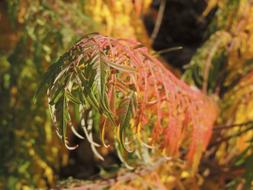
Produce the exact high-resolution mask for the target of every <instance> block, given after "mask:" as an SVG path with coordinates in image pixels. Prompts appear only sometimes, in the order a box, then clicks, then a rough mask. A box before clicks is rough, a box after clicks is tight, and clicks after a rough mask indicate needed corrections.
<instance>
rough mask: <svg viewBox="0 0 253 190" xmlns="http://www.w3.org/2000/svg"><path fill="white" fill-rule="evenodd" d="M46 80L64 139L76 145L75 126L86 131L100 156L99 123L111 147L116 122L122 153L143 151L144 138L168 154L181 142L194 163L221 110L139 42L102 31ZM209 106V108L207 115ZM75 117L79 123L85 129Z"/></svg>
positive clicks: (137, 154)
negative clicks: (109, 133) (108, 135)
mask: <svg viewBox="0 0 253 190" xmlns="http://www.w3.org/2000/svg"><path fill="white" fill-rule="evenodd" d="M45 87H46V88H47V95H48V97H49V106H50V109H51V112H52V114H53V121H54V122H57V123H59V126H58V129H57V131H58V133H59V136H60V137H61V139H62V140H63V142H64V143H65V145H66V147H67V148H69V149H74V148H76V147H77V145H74V146H70V145H69V142H68V138H67V135H66V134H67V132H68V129H69V130H70V129H71V130H72V131H73V133H74V134H76V136H78V137H79V138H81V139H83V138H84V137H83V134H85V137H86V138H87V139H88V141H89V142H90V145H91V147H92V150H93V151H94V153H95V155H96V156H97V157H98V158H101V159H103V158H102V157H101V156H100V155H99V153H98V152H97V150H96V147H99V146H100V145H99V144H98V143H96V142H94V140H93V133H95V132H96V131H98V128H100V130H99V132H100V133H101V141H102V144H103V145H104V146H105V147H107V146H108V145H107V144H106V143H105V140H104V136H105V133H106V132H105V131H107V130H109V131H110V130H114V136H115V147H116V149H117V152H118V154H119V157H120V158H121V160H122V161H125V160H126V159H127V157H128V155H126V152H128V153H131V157H132V158H134V159H136V158H138V157H140V158H142V157H143V156H142V154H144V153H143V147H145V146H146V147H150V146H153V145H155V146H158V147H159V148H161V149H162V150H163V151H164V152H165V153H166V155H169V156H174V155H175V156H178V155H180V152H179V148H180V147H181V148H182V150H184V152H187V151H188V153H187V158H188V160H189V161H190V162H191V163H192V165H193V168H194V170H196V168H197V165H198V162H199V159H200V157H201V154H202V152H203V151H204V150H205V148H206V146H207V144H208V141H209V139H210V136H211V131H212V126H213V123H214V121H215V119H216V116H217V108H216V105H215V104H214V102H212V100H211V99H209V98H208V97H205V96H204V95H203V94H201V93H200V92H199V91H198V90H196V89H191V88H190V87H188V86H187V85H186V84H185V83H184V82H182V81H180V80H179V79H177V78H176V77H175V76H174V75H173V74H172V73H171V72H170V71H169V70H167V69H166V68H165V67H164V66H163V65H162V64H161V63H160V62H159V61H158V60H157V59H155V58H154V57H153V56H151V55H150V54H149V53H148V51H147V49H146V48H145V47H143V46H142V45H141V44H140V43H138V42H135V41H131V40H122V39H114V38H110V37H104V36H102V35H98V34H90V35H87V36H86V37H85V38H83V39H82V40H81V41H79V42H77V43H76V45H75V46H74V47H72V48H71V49H70V50H69V51H68V52H67V53H65V54H64V55H63V56H62V57H61V58H60V59H59V60H58V61H57V62H56V63H54V64H53V65H52V66H51V67H50V68H49V71H48V72H47V73H46V74H45V76H44V80H43V81H42V86H41V89H43V88H45ZM39 93H40V91H39ZM205 110H209V114H208V115H205V116H203V114H202V113H203V112H204V111H205ZM71 112H72V113H71ZM73 113H75V114H76V113H78V115H73ZM97 115H99V116H97ZM98 117H99V121H97V118H98ZM73 123H81V125H80V127H81V128H82V130H83V131H84V132H83V134H80V133H78V131H80V130H79V129H78V125H76V126H74V125H73ZM187 147H189V149H188V148H187ZM129 157H130V156H129ZM135 162H136V161H135ZM125 164H126V165H128V164H127V163H126V162H125Z"/></svg>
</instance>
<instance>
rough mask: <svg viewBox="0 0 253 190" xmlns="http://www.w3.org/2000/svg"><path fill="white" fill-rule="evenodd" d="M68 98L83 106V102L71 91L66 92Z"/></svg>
mask: <svg viewBox="0 0 253 190" xmlns="http://www.w3.org/2000/svg"><path fill="white" fill-rule="evenodd" d="M66 96H67V98H68V99H69V100H70V101H71V102H73V103H75V104H82V102H81V101H80V100H79V99H78V98H76V97H75V96H73V95H72V94H71V93H70V92H69V91H66Z"/></svg>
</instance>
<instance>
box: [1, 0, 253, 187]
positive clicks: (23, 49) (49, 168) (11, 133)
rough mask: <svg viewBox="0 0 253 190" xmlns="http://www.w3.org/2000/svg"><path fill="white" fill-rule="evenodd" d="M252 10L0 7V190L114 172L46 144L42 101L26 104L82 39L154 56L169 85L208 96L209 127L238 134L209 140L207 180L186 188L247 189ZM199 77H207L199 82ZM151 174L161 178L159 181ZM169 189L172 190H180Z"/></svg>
mask: <svg viewBox="0 0 253 190" xmlns="http://www.w3.org/2000/svg"><path fill="white" fill-rule="evenodd" d="M252 4H253V3H252V1H250V0H233V1H229V0H221V1H218V0H75V1H74V0H69V1H67V0H57V1H56V0H33V1H29V0H1V1H0V189H34V188H45V189H47V188H49V187H55V186H56V184H57V183H58V181H59V180H63V179H68V178H69V177H73V178H76V179H88V178H90V177H91V176H95V175H98V174H99V173H101V167H106V165H110V164H115V163H116V164H119V160H118V158H117V156H116V154H115V153H113V152H112V153H111V152H110V153H108V155H107V157H106V161H105V162H103V163H102V162H101V161H98V160H96V159H95V158H94V156H93V153H92V152H91V150H90V147H89V145H88V143H87V142H86V141H83V142H79V143H81V145H80V147H79V148H78V149H77V150H74V151H67V150H66V148H65V147H64V145H63V144H62V142H61V140H60V139H59V138H57V136H56V134H55V128H54V126H53V125H52V122H51V118H50V114H49V112H48V107H47V100H46V98H45V97H41V98H40V99H39V100H38V101H37V103H36V104H35V103H34V102H33V96H34V94H35V92H36V90H37V88H38V84H39V82H40V81H41V79H42V76H43V74H44V73H45V71H46V70H47V68H48V67H49V65H50V64H52V63H53V62H55V60H56V59H57V58H58V57H60V56H61V55H62V54H63V53H64V52H66V51H67V50H68V49H69V48H70V47H71V46H72V45H73V44H74V43H75V42H76V41H78V40H79V39H80V38H81V37H82V36H84V35H85V34H87V33H92V32H99V33H101V34H104V35H109V36H113V37H117V38H129V39H136V40H138V41H140V42H142V43H143V44H144V45H145V46H147V47H149V48H150V49H153V50H155V51H157V52H160V53H159V54H160V57H159V59H160V60H161V61H162V62H164V63H165V64H167V65H168V67H169V68H171V70H172V71H173V72H174V73H175V74H176V75H177V76H183V78H184V80H186V81H187V82H188V83H189V84H190V85H195V86H197V87H199V88H200V89H204V91H205V92H206V93H207V94H215V95H216V96H217V97H218V102H219V105H220V109H221V112H220V117H219V119H218V121H217V123H218V124H219V125H222V126H233V125H234V124H238V123H239V124H240V125H236V127H235V128H232V127H227V129H231V128H232V129H233V130H225V132H224V129H223V128H222V129H219V130H217V131H218V132H217V131H216V132H215V133H214V139H213V141H212V147H211V148H210V152H209V155H207V157H205V159H206V161H204V162H203V163H202V165H201V166H200V167H202V168H204V169H203V170H201V171H203V173H204V172H207V173H208V174H206V173H205V174H203V173H202V174H200V176H202V177H200V178H201V180H202V181H201V180H200V178H199V177H194V180H195V181H198V182H197V184H201V185H202V187H204V189H226V188H227V189H229V188H231V189H233V188H234V189H236V188H237V189H238V190H239V189H247V188H248V189H250V187H251V185H252V179H253V173H252V171H253V168H252V166H253V156H252V141H253V138H252V130H251V129H252V119H253V101H252V94H253V90H252V84H253V81H252V77H251V76H252V72H250V71H252V68H253V66H252V60H253V59H252V58H253V45H252V44H253V26H252V25H253V5H252ZM178 47H182V48H178ZM173 48H175V49H176V50H175V51H173ZM206 64H208V65H212V66H210V68H209V67H205V65H206ZM206 68H209V69H207V71H206V72H207V73H208V76H205V74H203V73H205V72H203V70H206ZM244 77H246V79H244ZM241 83H243V84H247V86H246V88H244V87H245V85H244V86H243V84H241ZM249 87H250V88H249ZM240 88H241V89H242V88H243V90H238V89H240ZM247 123H249V124H247ZM245 126H246V127H245ZM242 127H244V128H243V129H242ZM238 132H239V133H238ZM218 137H219V138H218ZM217 139H218V140H217ZM219 139H221V140H219ZM224 139H225V140H224ZM73 141H77V139H73ZM222 143H223V144H222ZM231 147H233V148H231ZM228 154H229V156H228ZM209 160H211V161H209ZM238 160H239V161H240V162H238ZM206 168H209V169H208V170H206ZM224 168H225V169H224ZM251 169H252V170H251ZM171 171H174V169H171ZM171 171H170V175H169V176H172V177H173V172H172V174H171ZM160 172H161V173H162V174H161V175H164V176H167V174H166V172H168V171H160ZM217 173H218V174H217ZM181 174H182V173H181ZM181 174H180V175H181ZM177 175H178V174H175V175H174V176H177ZM205 175H206V176H208V177H207V178H206V177H205ZM229 175H230V176H229ZM217 176H218V177H217ZM185 178H187V177H185ZM204 179H206V180H205V182H203V181H204ZM166 180H167V179H166ZM168 180H170V179H168ZM177 183H178V182H177ZM177 183H175V184H176V185H175V187H176V188H175V189H180V188H178V184H177ZM180 183H181V182H180ZM183 183H184V182H182V184H183ZM179 186H180V185H179ZM180 187H181V186H180ZM181 189H188V188H182V187H181Z"/></svg>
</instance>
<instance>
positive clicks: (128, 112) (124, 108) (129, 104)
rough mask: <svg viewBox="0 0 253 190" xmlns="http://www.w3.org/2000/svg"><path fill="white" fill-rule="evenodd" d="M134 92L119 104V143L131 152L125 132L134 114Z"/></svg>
mask: <svg viewBox="0 0 253 190" xmlns="http://www.w3.org/2000/svg"><path fill="white" fill-rule="evenodd" d="M133 97H134V95H133V93H131V94H130V96H129V97H127V98H126V99H125V100H123V101H122V102H121V104H120V106H119V111H118V115H119V126H118V133H119V143H120V144H121V145H122V147H123V148H124V150H125V151H127V152H129V151H128V150H127V148H126V146H125V142H124V132H125V131H126V130H127V129H129V128H130V120H131V118H132V115H133Z"/></svg>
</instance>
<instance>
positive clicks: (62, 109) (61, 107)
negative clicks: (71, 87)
mask: <svg viewBox="0 0 253 190" xmlns="http://www.w3.org/2000/svg"><path fill="white" fill-rule="evenodd" d="M55 108H56V112H57V115H58V118H59V119H58V120H59V121H60V122H59V125H60V126H59V132H60V135H61V136H62V141H63V143H64V144H66V142H65V140H66V129H67V122H68V120H69V116H68V110H67V102H66V97H65V91H64V93H63V95H62V97H61V98H60V99H59V101H58V102H57V103H56V105H55Z"/></svg>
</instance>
